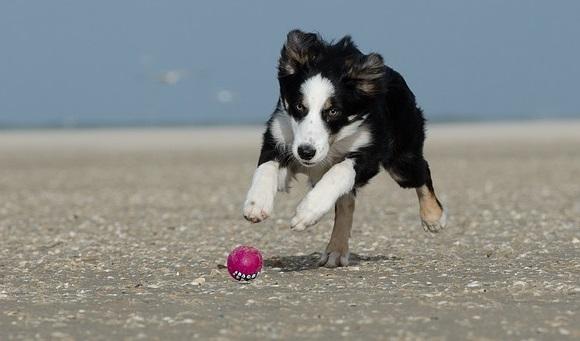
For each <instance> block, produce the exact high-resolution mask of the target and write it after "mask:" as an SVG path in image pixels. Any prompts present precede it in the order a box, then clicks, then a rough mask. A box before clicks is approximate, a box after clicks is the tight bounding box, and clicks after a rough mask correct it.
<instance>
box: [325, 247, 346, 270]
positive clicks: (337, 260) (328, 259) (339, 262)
mask: <svg viewBox="0 0 580 341" xmlns="http://www.w3.org/2000/svg"><path fill="white" fill-rule="evenodd" d="M348 258H349V253H348V252H346V253H341V252H339V251H330V252H323V253H322V255H321V256H320V260H318V265H319V266H324V267H327V268H336V267H339V266H348Z"/></svg>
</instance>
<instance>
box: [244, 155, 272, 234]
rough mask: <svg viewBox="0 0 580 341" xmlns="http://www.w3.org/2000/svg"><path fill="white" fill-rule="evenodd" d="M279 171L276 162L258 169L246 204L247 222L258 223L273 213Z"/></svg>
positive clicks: (245, 214) (270, 162) (265, 163)
mask: <svg viewBox="0 0 580 341" xmlns="http://www.w3.org/2000/svg"><path fill="white" fill-rule="evenodd" d="M278 171H279V164H278V162H276V161H268V162H264V163H263V164H261V165H260V166H259V167H258V168H256V171H255V172H254V177H253V179H252V185H251V186H250V190H249V191H248V195H247V196H246V201H245V203H244V217H245V218H246V219H247V220H249V221H251V222H253V223H258V222H260V221H263V220H265V219H266V218H268V217H269V216H270V214H271V213H272V208H273V207H274V196H275V195H276V190H277V189H278Z"/></svg>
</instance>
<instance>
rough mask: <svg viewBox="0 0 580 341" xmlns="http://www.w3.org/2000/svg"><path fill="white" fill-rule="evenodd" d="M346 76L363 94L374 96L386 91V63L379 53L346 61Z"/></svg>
mask: <svg viewBox="0 0 580 341" xmlns="http://www.w3.org/2000/svg"><path fill="white" fill-rule="evenodd" d="M345 67H346V71H345V78H346V80H347V82H352V84H353V86H354V87H355V89H356V90H357V91H359V92H360V93H361V94H362V95H366V96H373V95H376V94H379V93H382V92H384V91H385V87H386V86H385V79H384V78H385V72H386V70H385V63H384V61H383V57H381V55H379V54H378V53H370V54H368V55H363V56H360V57H357V58H354V59H347V61H346V65H345Z"/></svg>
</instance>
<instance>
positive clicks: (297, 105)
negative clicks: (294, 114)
mask: <svg viewBox="0 0 580 341" xmlns="http://www.w3.org/2000/svg"><path fill="white" fill-rule="evenodd" d="M304 109H305V108H304V106H303V105H302V103H298V104H296V110H298V111H300V112H304Z"/></svg>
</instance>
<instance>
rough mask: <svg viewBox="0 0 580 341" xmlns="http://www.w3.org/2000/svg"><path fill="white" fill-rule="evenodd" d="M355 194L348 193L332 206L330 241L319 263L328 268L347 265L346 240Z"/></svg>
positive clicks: (349, 228)
mask: <svg viewBox="0 0 580 341" xmlns="http://www.w3.org/2000/svg"><path fill="white" fill-rule="evenodd" d="M354 202H355V196H354V194H353V193H352V192H351V193H348V194H345V195H343V196H342V197H340V198H339V199H338V200H337V201H336V205H335V207H334V212H335V216H334V228H333V229H332V235H331V237H330V242H329V243H328V246H327V247H326V250H325V252H323V253H322V256H321V257H320V261H319V264H320V265H321V266H325V267H328V268H334V267H337V266H347V265H348V257H349V251H348V240H349V238H350V230H351V228H352V217H353V213H354V206H355V204H354Z"/></svg>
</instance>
